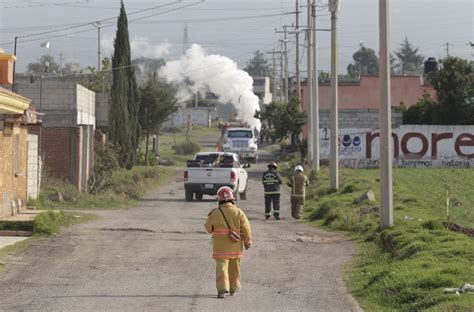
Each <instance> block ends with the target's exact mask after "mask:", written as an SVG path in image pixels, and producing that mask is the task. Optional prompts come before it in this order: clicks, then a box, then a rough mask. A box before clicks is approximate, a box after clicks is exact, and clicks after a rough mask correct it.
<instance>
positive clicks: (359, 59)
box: [347, 46, 379, 77]
mask: <svg viewBox="0 0 474 312" xmlns="http://www.w3.org/2000/svg"><path fill="white" fill-rule="evenodd" d="M352 59H353V60H354V62H353V63H351V64H349V65H348V66H347V74H348V76H350V77H358V76H360V75H377V74H378V73H379V58H378V56H377V54H376V53H375V51H374V50H372V49H370V48H366V47H364V46H362V47H360V49H359V50H358V51H357V52H355V53H354V54H353V55H352Z"/></svg>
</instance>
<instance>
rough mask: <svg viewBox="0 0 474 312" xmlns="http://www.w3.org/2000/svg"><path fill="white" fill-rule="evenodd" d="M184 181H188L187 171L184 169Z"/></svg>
mask: <svg viewBox="0 0 474 312" xmlns="http://www.w3.org/2000/svg"><path fill="white" fill-rule="evenodd" d="M183 178H184V181H188V172H187V171H184V176H183Z"/></svg>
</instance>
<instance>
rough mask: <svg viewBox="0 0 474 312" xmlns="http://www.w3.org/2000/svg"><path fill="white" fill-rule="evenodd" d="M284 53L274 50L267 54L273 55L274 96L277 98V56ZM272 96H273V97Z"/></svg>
mask: <svg viewBox="0 0 474 312" xmlns="http://www.w3.org/2000/svg"><path fill="white" fill-rule="evenodd" d="M281 53H282V52H281V51H275V49H273V50H272V51H269V52H267V54H271V55H272V63H273V94H274V96H275V98H276V92H277V83H276V82H277V79H276V77H277V76H276V55H277V54H281ZM280 91H281V88H280ZM273 94H272V95H273ZM280 102H281V98H280Z"/></svg>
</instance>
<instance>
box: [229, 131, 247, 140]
mask: <svg viewBox="0 0 474 312" xmlns="http://www.w3.org/2000/svg"><path fill="white" fill-rule="evenodd" d="M227 137H228V138H248V139H251V138H252V137H253V133H252V131H251V130H248V131H246V130H240V131H237V130H234V131H228V132H227Z"/></svg>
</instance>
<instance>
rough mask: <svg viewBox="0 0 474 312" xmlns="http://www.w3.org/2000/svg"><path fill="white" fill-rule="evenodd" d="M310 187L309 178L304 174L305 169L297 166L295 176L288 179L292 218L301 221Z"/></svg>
mask: <svg viewBox="0 0 474 312" xmlns="http://www.w3.org/2000/svg"><path fill="white" fill-rule="evenodd" d="M308 185H309V180H308V178H307V177H306V176H305V175H304V174H303V167H302V166H296V167H295V172H294V174H293V175H292V176H291V177H290V178H289V179H288V186H289V187H291V216H292V217H293V218H295V219H301V216H302V214H303V205H304V200H305V189H306V187H307V186H308Z"/></svg>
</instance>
